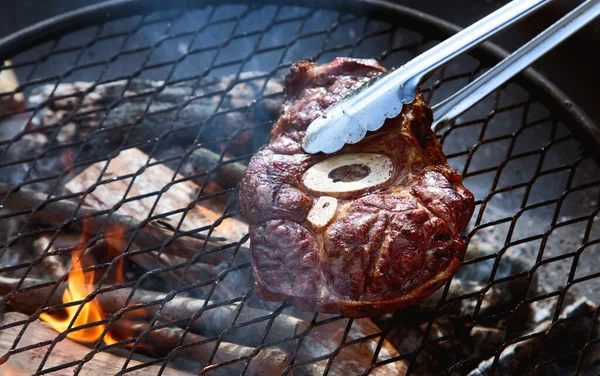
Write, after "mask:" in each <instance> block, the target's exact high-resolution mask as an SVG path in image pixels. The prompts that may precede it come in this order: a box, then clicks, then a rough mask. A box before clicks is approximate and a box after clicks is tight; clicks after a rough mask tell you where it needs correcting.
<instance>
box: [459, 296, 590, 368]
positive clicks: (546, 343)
mask: <svg viewBox="0 0 600 376" xmlns="http://www.w3.org/2000/svg"><path fill="white" fill-rule="evenodd" d="M596 309H598V307H597V306H596V305H595V304H594V303H592V302H590V301H589V300H587V299H585V298H581V299H578V300H577V301H576V302H575V303H573V304H571V305H569V306H567V307H565V309H564V311H563V314H562V315H561V316H560V319H569V318H572V320H567V321H562V322H560V323H558V324H554V325H553V324H552V321H550V320H548V321H544V322H542V323H540V324H539V325H538V326H537V327H536V329H535V330H533V331H532V332H531V333H530V334H533V333H541V335H539V336H536V337H533V338H530V339H526V340H524V341H520V342H517V343H515V344H513V345H510V346H508V347H507V348H505V349H504V351H502V354H500V356H499V358H498V363H497V365H496V367H495V370H494V371H492V370H493V363H494V357H492V358H490V359H488V360H486V361H483V362H481V363H480V364H479V366H478V367H477V368H476V369H475V370H473V371H471V372H470V373H469V376H484V375H492V374H494V375H498V376H502V375H507V376H509V375H516V374H523V373H527V372H530V371H531V370H532V369H533V367H535V365H536V364H539V363H541V362H543V360H544V358H547V359H552V358H555V357H557V356H560V355H564V354H568V353H570V352H573V351H578V350H581V348H582V346H583V345H584V344H585V338H586V337H587V333H589V331H590V328H591V324H592V318H593V314H594V312H595V311H596ZM578 316H581V317H578ZM576 317H577V318H576Z"/></svg>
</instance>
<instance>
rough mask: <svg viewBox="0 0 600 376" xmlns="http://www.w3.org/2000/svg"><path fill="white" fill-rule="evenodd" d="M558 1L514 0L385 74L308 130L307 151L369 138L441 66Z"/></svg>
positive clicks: (334, 148) (326, 150)
mask: <svg viewBox="0 0 600 376" xmlns="http://www.w3.org/2000/svg"><path fill="white" fill-rule="evenodd" d="M551 1H552V0H513V1H511V2H510V3H508V4H507V5H505V6H503V7H502V8H500V9H498V10H497V11H495V12H494V13H492V14H490V15H489V16H487V17H485V18H483V19H482V20H480V21H478V22H476V23H474V24H473V25H471V26H469V27H468V28H466V29H464V30H463V31H462V32H460V33H458V34H456V35H454V36H452V37H451V38H449V39H447V40H445V41H443V42H441V43H440V44H438V45H436V46H435V47H433V48H431V49H429V50H427V51H426V52H424V53H422V54H421V55H419V56H417V57H416V58H414V59H413V60H411V61H410V62H408V63H406V64H405V65H403V66H402V67H400V68H398V69H396V70H394V71H391V72H389V73H387V74H384V75H382V76H380V78H378V79H375V80H373V81H371V82H369V83H367V84H366V85H364V86H363V87H361V88H360V89H359V90H357V91H356V92H355V93H353V94H351V95H350V96H348V97H347V98H345V99H344V100H342V101H340V102H338V103H337V104H335V105H333V106H331V107H330V108H329V109H327V110H326V111H325V112H324V113H323V115H322V116H320V117H318V118H317V119H315V120H314V121H313V122H312V123H311V124H310V125H309V127H308V128H307V130H306V135H305V137H304V139H303V143H302V147H303V148H304V150H305V151H306V152H307V153H317V152H324V153H333V152H336V151H338V150H340V149H341V148H342V147H343V146H344V144H346V143H349V144H354V143H357V142H359V141H360V140H362V139H363V137H364V136H365V134H366V132H367V131H374V130H377V129H379V128H381V126H382V125H383V123H384V121H385V119H386V118H393V117H396V116H398V114H399V113H400V112H401V111H402V105H403V104H404V103H410V102H412V101H413V99H414V97H415V94H416V91H417V87H418V85H419V84H420V83H421V82H422V81H423V80H424V79H426V78H427V77H428V76H430V75H431V74H432V73H433V72H435V70H436V69H438V68H440V67H441V66H442V65H444V64H445V63H447V62H448V61H449V60H451V59H453V58H455V57H456V56H458V55H460V54H462V53H465V52H467V51H469V50H470V49H472V48H474V47H476V46H477V45H478V44H480V43H482V42H484V41H485V40H487V39H488V38H490V37H492V36H494V35H495V34H496V33H498V32H500V31H502V30H504V29H505V28H507V27H508V26H510V25H512V24H513V23H515V22H516V21H518V20H520V19H522V18H524V17H525V16H527V15H529V14H531V13H532V12H535V11H536V10H538V9H539V8H541V7H542V6H544V5H547V4H549V3H550V2H551Z"/></svg>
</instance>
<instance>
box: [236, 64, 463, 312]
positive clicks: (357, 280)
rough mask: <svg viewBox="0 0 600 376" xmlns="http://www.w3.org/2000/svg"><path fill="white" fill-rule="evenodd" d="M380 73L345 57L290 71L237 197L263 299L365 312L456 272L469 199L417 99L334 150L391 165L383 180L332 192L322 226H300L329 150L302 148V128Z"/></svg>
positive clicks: (410, 300)
mask: <svg viewBox="0 0 600 376" xmlns="http://www.w3.org/2000/svg"><path fill="white" fill-rule="evenodd" d="M383 71H384V68H383V67H382V66H381V65H380V64H379V63H378V62H377V61H375V60H360V59H349V58H338V59H335V60H334V61H333V62H331V63H329V64H324V65H317V64H314V63H310V62H306V61H301V62H298V63H295V64H294V65H293V66H292V67H291V68H290V72H289V74H288V76H287V78H286V103H285V104H284V107H283V110H282V114H281V117H280V118H279V120H278V122H277V124H275V126H274V127H273V129H272V131H271V140H270V142H269V143H268V144H267V145H265V146H264V147H262V148H261V149H260V150H259V151H258V152H257V153H256V155H255V156H254V157H253V158H252V160H251V161H250V164H249V165H248V169H247V171H246V174H245V176H244V178H243V180H242V185H241V190H240V199H241V204H242V208H243V212H244V215H245V217H246V218H247V220H248V221H249V223H250V237H251V243H250V249H251V261H252V268H253V273H254V277H255V280H256V293H257V295H258V296H260V297H261V298H263V299H265V300H275V301H277V300H290V301H291V302H292V303H293V304H294V305H295V306H296V307H298V308H300V309H304V310H309V311H317V312H326V313H341V314H343V315H345V316H349V317H365V316H372V315H376V314H380V313H384V312H389V311H392V310H394V309H397V308H399V307H403V306H407V305H410V304H414V303H415V302H417V301H419V300H420V299H423V298H424V297H426V296H428V295H430V294H431V293H433V292H434V291H435V290H436V289H437V288H438V287H439V286H440V285H442V284H443V283H444V282H445V281H447V280H448V279H449V278H450V277H451V276H452V274H453V273H454V272H455V271H456V269H457V268H458V267H459V265H460V262H461V259H462V257H463V255H464V251H465V244H464V241H463V240H462V238H461V237H460V231H461V230H462V229H464V228H465V227H466V225H467V223H468V221H469V219H470V217H471V215H472V213H473V209H474V200H473V195H472V194H471V193H470V192H469V191H468V190H467V189H466V188H465V187H464V186H463V185H462V178H461V176H460V175H459V174H458V173H457V172H456V171H454V170H452V169H451V168H450V167H449V166H448V164H447V162H446V158H445V156H444V154H443V152H442V149H441V146H440V144H439V143H438V141H437V140H436V137H435V134H434V133H433V132H432V131H431V123H432V120H433V114H432V112H431V109H430V108H429V107H428V106H427V105H426V104H425V102H424V101H423V98H422V96H421V95H417V96H416V97H415V100H414V102H413V103H412V104H410V105H406V106H404V108H403V111H402V113H401V114H400V115H399V116H398V117H396V118H395V119H388V120H387V121H386V123H385V124H384V126H383V127H382V128H381V129H380V130H378V131H375V132H370V133H369V134H367V136H366V137H365V138H364V139H363V140H362V141H361V142H359V143H358V144H355V145H346V146H344V148H343V149H342V150H340V151H339V152H337V153H335V154H334V156H335V155H346V154H348V155H350V154H351V153H371V154H376V155H383V156H385V157H387V158H389V159H390V160H391V161H392V164H393V171H392V175H391V176H392V177H391V179H389V181H386V182H385V183H384V184H383V185H378V186H376V187H372V188H371V189H365V190H363V191H361V192H359V193H356V194H354V195H350V196H348V195H341V196H340V195H338V196H336V200H337V207H336V210H335V214H334V215H333V218H332V219H331V220H330V221H328V222H327V223H328V224H327V225H326V226H314V225H313V224H311V222H310V221H309V220H308V219H307V216H308V214H309V212H311V210H312V209H314V208H313V206H314V205H315V203H316V202H317V199H318V198H319V197H320V196H328V195H326V194H323V195H320V194H316V193H314V192H313V191H310V190H309V189H308V188H307V187H306V186H305V185H304V183H303V178H304V176H305V174H306V172H307V171H308V170H309V169H310V168H311V167H312V166H314V165H315V164H317V163H318V162H321V161H323V160H325V159H327V158H330V157H331V156H332V155H325V154H322V153H319V154H316V155H310V154H306V153H305V152H304V151H303V149H302V147H301V142H302V139H303V137H304V134H305V130H306V128H307V127H308V125H309V124H310V123H311V122H312V120H314V119H315V118H316V117H317V116H320V115H321V114H322V113H323V111H324V110H325V109H326V108H327V107H329V106H331V105H332V104H334V103H336V102H338V101H339V100H341V99H342V98H343V97H345V96H346V95H348V94H349V93H350V92H352V91H353V90H355V89H357V88H358V87H360V86H361V85H363V84H364V83H365V82H367V81H369V80H371V79H372V78H374V77H376V76H377V75H379V74H380V73H382V72H383ZM321 202H323V201H321Z"/></svg>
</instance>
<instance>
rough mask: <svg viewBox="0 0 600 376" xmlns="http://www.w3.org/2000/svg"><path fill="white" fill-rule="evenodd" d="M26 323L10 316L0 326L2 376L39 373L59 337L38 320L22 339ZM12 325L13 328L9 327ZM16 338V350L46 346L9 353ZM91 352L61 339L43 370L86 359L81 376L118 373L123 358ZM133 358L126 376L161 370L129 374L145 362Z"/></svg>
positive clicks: (173, 371)
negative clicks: (48, 352) (53, 343)
mask: <svg viewBox="0 0 600 376" xmlns="http://www.w3.org/2000/svg"><path fill="white" fill-rule="evenodd" d="M29 319H30V318H29V317H27V316H25V315H23V314H20V313H16V312H9V313H7V314H6V316H5V317H4V319H3V320H2V322H0V326H1V327H2V328H3V329H2V330H0V354H2V358H0V364H2V365H1V366H0V368H1V369H2V374H3V375H7V374H10V371H11V370H13V371H14V372H15V373H14V374H15V375H22V374H28V375H33V374H36V373H38V368H39V367H40V365H41V362H42V361H44V360H45V359H44V356H43V355H44V354H45V353H46V352H47V351H48V344H49V343H50V342H51V341H53V340H55V339H56V337H57V336H58V333H57V332H56V331H55V330H54V329H52V328H51V327H50V326H49V325H48V324H46V323H44V322H42V321H39V320H35V321H33V322H31V323H29V324H28V326H27V329H25V333H24V334H23V335H22V336H21V335H20V332H21V330H22V328H23V325H22V324H23V323H25V322H27V321H28V320H29ZM13 323H14V324H16V325H15V326H9V325H10V324H13ZM17 338H19V341H18V343H17V344H16V350H19V349H23V348H26V347H28V346H36V345H37V344H41V343H45V345H44V346H42V347H39V348H36V349H34V350H30V351H21V352H16V351H11V348H12V346H13V344H14V343H15V341H16V340H17ZM36 347H37V346H36ZM90 352H91V349H90V348H88V347H86V346H84V345H81V344H79V343H77V342H75V341H72V340H70V339H68V338H63V339H61V340H59V341H57V343H56V346H55V347H54V348H53V349H52V352H51V355H50V356H49V357H48V359H47V360H46V363H45V364H44V366H43V369H44V370H45V369H49V368H52V367H56V366H61V365H65V364H77V363H78V362H80V361H81V359H86V361H85V363H83V368H82V369H81V371H82V372H81V374H86V375H88V374H89V375H106V374H111V375H112V374H118V373H119V372H121V371H122V368H123V366H124V365H125V362H126V361H127V358H126V357H120V356H118V355H115V354H113V353H111V352H108V351H100V352H97V353H94V356H89V354H90ZM136 358H137V357H134V358H133V359H129V362H128V365H127V368H126V370H127V371H126V374H127V375H135V376H142V375H148V374H153V375H154V374H158V373H159V371H160V369H161V365H160V364H154V365H145V366H143V367H141V368H138V369H136V370H129V369H130V368H132V367H139V366H140V365H141V364H143V363H145V362H146V359H144V360H143V361H140V360H137V359H136ZM55 372H56V374H59V373H60V374H72V372H73V368H66V369H65V368H63V369H62V370H61V369H59V370H57V371H55ZM163 372H164V373H163V374H165V375H173V376H190V375H191V374H189V373H187V372H183V371H179V370H176V369H173V368H171V367H167V368H166V369H165V370H163ZM53 373H54V372H53Z"/></svg>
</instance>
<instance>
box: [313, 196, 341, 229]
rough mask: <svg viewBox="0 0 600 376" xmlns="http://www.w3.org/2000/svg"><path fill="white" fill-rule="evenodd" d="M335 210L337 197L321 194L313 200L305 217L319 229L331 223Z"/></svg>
mask: <svg viewBox="0 0 600 376" xmlns="http://www.w3.org/2000/svg"><path fill="white" fill-rule="evenodd" d="M336 210H337V199H336V198H334V197H328V196H322V197H319V198H318V199H317V201H315V203H314V205H313V207H312V209H310V212H309V213H308V216H307V217H306V219H308V221H309V222H310V223H311V224H312V225H313V226H314V228H315V229H317V230H321V229H323V228H325V226H327V225H328V224H330V223H331V220H332V219H333V217H334V216H335V211H336Z"/></svg>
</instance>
